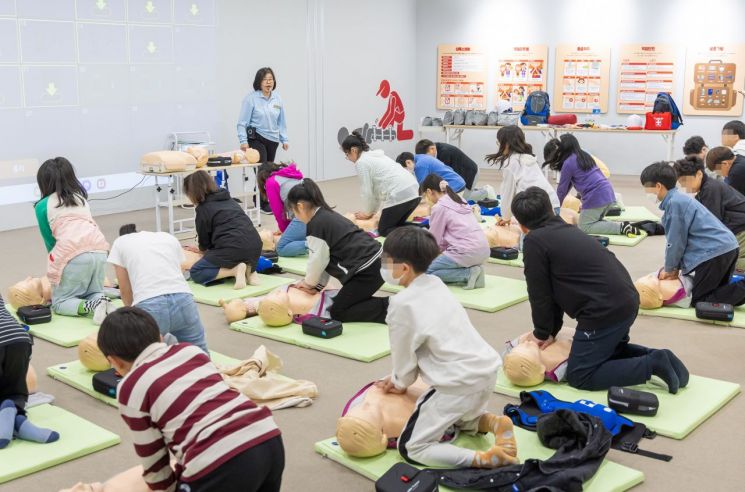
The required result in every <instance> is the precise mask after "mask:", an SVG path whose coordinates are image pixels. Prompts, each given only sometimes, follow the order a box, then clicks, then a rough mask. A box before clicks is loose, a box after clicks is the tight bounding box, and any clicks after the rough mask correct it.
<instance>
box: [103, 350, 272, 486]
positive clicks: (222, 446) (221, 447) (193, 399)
mask: <svg viewBox="0 0 745 492" xmlns="http://www.w3.org/2000/svg"><path fill="white" fill-rule="evenodd" d="M117 393H118V394H117V399H118V400H119V412H120V413H121V416H122V419H124V422H125V423H126V424H127V426H129V428H130V430H131V431H132V435H133V441H134V446H135V452H136V453H137V455H138V456H139V457H140V458H141V460H142V465H143V468H144V474H143V477H144V479H145V481H146V482H147V484H148V486H149V487H150V489H151V490H166V491H174V490H175V489H176V485H177V482H179V481H181V482H186V483H188V482H190V481H194V480H198V479H200V478H202V477H204V476H205V475H207V474H209V473H211V472H213V471H214V470H216V469H217V468H219V467H220V465H222V464H223V463H225V462H226V461H228V460H230V459H231V458H233V457H235V456H237V455H238V454H240V453H242V452H243V451H245V450H247V449H249V448H251V447H253V446H256V445H258V444H261V443H262V442H264V441H267V440H268V439H271V438H272V437H275V436H278V435H279V434H280V431H279V429H278V428H277V425H276V424H275V423H274V419H273V418H272V413H271V411H270V410H269V409H268V408H266V407H257V406H256V404H255V403H254V402H252V401H251V400H249V399H248V398H246V397H245V396H244V395H242V394H241V393H239V392H237V391H235V390H233V389H231V388H230V387H229V386H228V385H227V384H226V383H225V382H224V381H223V379H222V377H221V376H220V374H219V373H218V372H217V368H216V367H215V366H214V364H213V363H212V362H211V361H210V359H209V357H207V355H206V354H205V353H204V352H202V351H201V350H200V349H199V348H198V347H195V346H193V345H189V344H182V343H179V344H176V345H172V346H167V345H165V344H163V343H154V344H152V345H150V346H148V347H147V348H146V349H145V350H143V351H142V353H141V354H140V355H139V357H137V359H136V360H135V362H134V364H133V366H132V369H131V370H130V372H129V373H128V374H127V375H126V376H125V377H124V379H122V381H121V383H119V388H118V391H117ZM169 451H170V452H171V453H172V454H173V455H174V457H175V458H176V469H175V470H173V469H172V468H171V466H170V464H169Z"/></svg>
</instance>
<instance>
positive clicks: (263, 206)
mask: <svg viewBox="0 0 745 492" xmlns="http://www.w3.org/2000/svg"><path fill="white" fill-rule="evenodd" d="M261 213H262V214H265V215H272V208H271V207H270V206H269V202H264V203H262V204H261Z"/></svg>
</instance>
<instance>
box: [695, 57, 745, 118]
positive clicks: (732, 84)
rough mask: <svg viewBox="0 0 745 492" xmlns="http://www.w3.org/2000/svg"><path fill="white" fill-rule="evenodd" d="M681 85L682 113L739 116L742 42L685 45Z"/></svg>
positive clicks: (744, 64)
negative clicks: (683, 72)
mask: <svg viewBox="0 0 745 492" xmlns="http://www.w3.org/2000/svg"><path fill="white" fill-rule="evenodd" d="M684 80H685V82H684V84H683V114H690V115H700V116H740V115H742V99H743V96H742V95H741V94H738V92H737V91H738V90H743V89H744V88H745V87H744V86H743V81H744V80H745V45H742V44H716V45H706V46H698V47H693V48H688V51H687V52H686V73H685V78H684Z"/></svg>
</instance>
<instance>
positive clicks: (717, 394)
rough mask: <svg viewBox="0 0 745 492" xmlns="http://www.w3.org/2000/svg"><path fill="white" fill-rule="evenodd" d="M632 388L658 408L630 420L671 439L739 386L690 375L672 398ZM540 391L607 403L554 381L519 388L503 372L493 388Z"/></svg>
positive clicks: (662, 391)
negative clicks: (650, 396) (652, 397)
mask: <svg viewBox="0 0 745 492" xmlns="http://www.w3.org/2000/svg"><path fill="white" fill-rule="evenodd" d="M634 388H635V389H639V390H643V391H649V392H651V393H654V394H655V395H657V398H658V399H659V401H660V408H659V410H658V411H657V415H655V416H654V417H643V416H640V415H631V416H629V418H631V419H632V420H634V421H636V422H641V423H642V424H645V425H646V426H647V427H649V428H650V429H652V430H654V431H656V432H657V433H658V434H659V435H661V436H666V437H671V438H673V439H683V438H684V437H685V436H687V435H688V434H690V433H691V431H693V429H695V428H696V427H698V426H699V425H701V424H702V423H703V422H704V421H706V419H708V418H709V417H711V416H712V415H714V414H715V413H716V412H717V411H718V410H719V409H720V408H722V407H723V406H724V405H725V404H726V403H727V402H728V401H730V400H731V399H732V398H734V397H735V396H736V395H737V394H738V393H739V392H740V385H739V384H736V383H729V382H727V381H720V380H718V379H710V378H705V377H701V376H693V375H692V376H691V378H690V380H689V381H688V386H686V387H685V388H681V389H680V390H679V391H678V393H677V394H675V395H673V394H670V393H668V392H667V388H666V387H664V386H658V385H656V384H652V383H646V384H640V385H638V386H634ZM539 389H541V390H545V391H548V392H549V393H551V394H552V395H553V396H555V397H556V398H558V399H560V400H566V401H572V402H574V401H577V400H579V399H583V398H584V399H588V400H592V401H594V402H597V403H602V404H603V405H607V404H608V398H607V396H608V392H607V391H584V390H578V389H576V388H572V387H571V386H569V385H568V384H566V383H559V384H557V383H554V382H544V383H543V384H539V385H538V386H533V387H531V388H520V387H519V386H514V385H513V384H512V383H510V382H509V380H508V379H507V377H506V376H505V375H504V372H502V369H500V370H499V374H498V375H497V385H496V388H495V391H496V392H497V393H500V394H503V395H507V396H513V397H515V398H517V397H519V395H520V391H535V390H539Z"/></svg>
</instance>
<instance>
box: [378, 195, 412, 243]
mask: <svg viewBox="0 0 745 492" xmlns="http://www.w3.org/2000/svg"><path fill="white" fill-rule="evenodd" d="M421 201H422V199H421V198H419V197H416V198H412V199H411V200H409V201H408V202H403V203H399V204H398V205H394V206H392V207H388V208H384V209H383V211H382V212H380V222H378V234H379V235H381V236H383V237H385V236H387V235H388V234H390V233H391V231H392V230H393V229H395V228H396V227H401V226H403V225H406V219H408V218H409V215H411V214H412V212H414V210H415V209H416V208H417V207H418V206H419V204H420V203H421Z"/></svg>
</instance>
